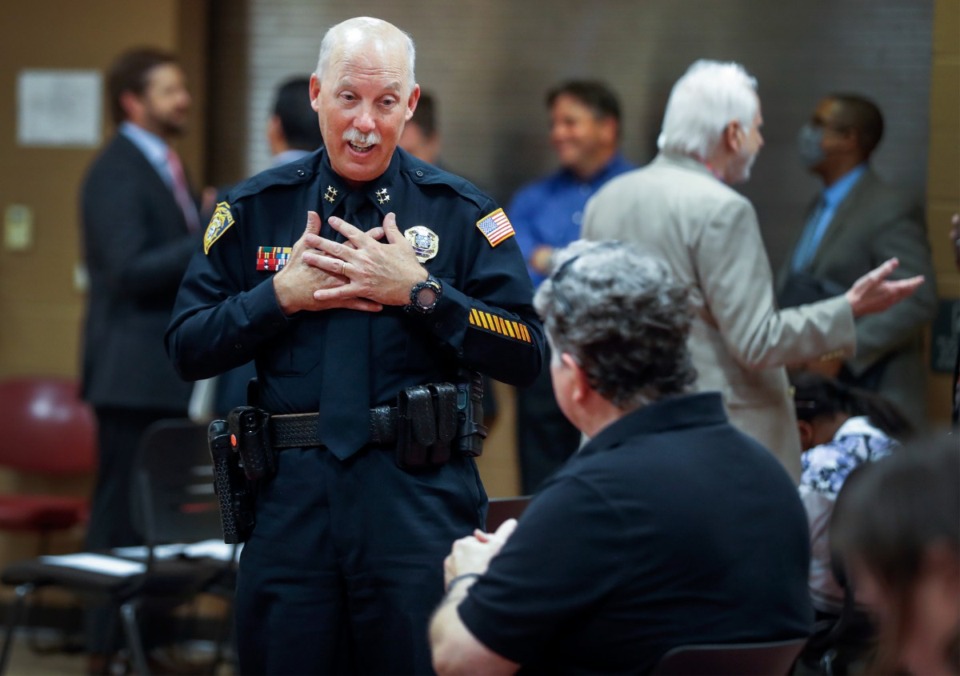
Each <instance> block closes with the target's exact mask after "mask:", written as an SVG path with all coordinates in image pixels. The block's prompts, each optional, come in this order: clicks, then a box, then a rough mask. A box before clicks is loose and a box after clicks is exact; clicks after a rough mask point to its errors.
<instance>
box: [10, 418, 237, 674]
mask: <svg viewBox="0 0 960 676" xmlns="http://www.w3.org/2000/svg"><path fill="white" fill-rule="evenodd" d="M134 481H135V483H136V489H135V490H134V491H133V493H132V498H131V503H132V504H131V510H132V512H131V513H132V516H133V521H134V525H135V527H136V528H137V530H138V532H139V533H140V535H141V536H142V537H143V539H144V541H145V542H146V546H145V547H144V548H140V551H129V549H130V548H124V550H123V551H122V554H123V556H118V555H116V553H114V552H105V553H103V554H104V555H105V556H103V555H101V554H99V553H93V552H85V553H80V554H77V555H68V556H64V557H40V558H37V559H32V560H28V561H23V562H19V563H14V564H11V565H10V566H8V567H7V568H6V569H5V570H4V571H3V573H2V575H0V581H2V582H3V583H4V584H7V585H12V586H14V587H15V591H16V595H15V601H14V605H13V609H12V611H11V614H10V620H9V622H8V625H7V633H6V636H5V637H4V643H3V648H2V652H0V673H2V672H3V671H4V670H5V669H6V666H7V661H8V659H9V653H10V648H11V643H12V640H13V637H14V633H15V631H16V629H17V627H18V626H19V625H20V621H21V618H22V615H23V611H24V608H25V604H26V600H27V599H28V597H29V596H30V594H31V593H32V592H33V591H35V590H36V589H40V588H44V587H60V588H64V589H67V590H70V591H72V592H74V593H76V594H78V595H80V596H81V597H83V598H88V599H93V600H98V601H101V602H102V601H106V602H108V603H109V604H110V605H111V606H112V607H113V609H114V610H115V616H114V617H115V620H114V622H115V624H114V627H113V633H114V634H116V622H117V621H119V624H120V626H121V627H122V629H123V638H124V640H125V643H126V647H127V649H128V650H129V652H130V656H131V660H132V662H133V666H134V668H135V669H136V671H137V673H139V674H147V673H149V668H148V663H147V658H146V653H145V651H144V647H143V643H142V640H141V635H140V626H139V614H140V609H141V607H142V605H143V604H144V603H147V602H150V603H151V604H156V603H159V604H161V605H163V606H164V607H169V608H173V607H176V606H178V605H182V604H184V603H186V602H187V601H190V600H192V599H194V598H195V597H196V596H197V595H198V594H200V593H201V592H204V591H205V590H206V589H208V588H210V587H211V586H212V585H214V584H217V583H218V582H220V581H222V580H223V579H224V578H225V577H226V578H230V577H232V576H233V569H234V559H235V554H236V549H235V548H232V549H230V550H228V551H227V552H225V553H224V555H223V556H222V557H221V558H213V557H208V556H203V557H199V558H193V557H190V556H184V555H183V554H179V555H175V556H172V557H168V556H166V555H165V554H167V553H169V549H170V548H169V547H168V548H167V551H166V552H165V551H164V549H163V548H162V547H161V546H162V545H174V544H176V543H190V542H197V541H201V540H208V539H209V540H213V539H217V540H219V539H220V538H221V534H220V521H219V511H218V509H219V508H218V503H217V499H216V496H215V494H214V492H213V485H212V467H211V462H210V455H209V452H208V450H207V434H206V427H205V426H203V425H198V424H196V423H193V422H191V421H189V420H162V421H159V422H157V423H154V424H153V425H152V426H151V427H150V428H149V429H148V430H147V432H146V433H145V434H144V437H143V440H142V441H141V444H140V448H139V449H138V450H137V458H136V461H135V465H134ZM91 563H92V564H94V565H91ZM111 569H112V570H111ZM221 654H222V645H221V642H218V645H217V654H216V657H215V661H219V659H220V656H221ZM215 666H216V664H214V665H212V667H211V668H215Z"/></svg>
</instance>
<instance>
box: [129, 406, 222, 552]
mask: <svg viewBox="0 0 960 676" xmlns="http://www.w3.org/2000/svg"><path fill="white" fill-rule="evenodd" d="M134 477H135V481H136V487H137V490H136V491H134V494H133V496H132V504H131V509H132V510H133V511H132V515H133V522H134V526H135V527H136V528H137V530H138V531H139V532H140V534H141V536H142V537H143V538H144V540H145V541H146V543H147V544H151V545H156V544H167V543H173V542H198V541H201V540H210V539H219V538H221V537H222V534H221V532H220V511H219V509H220V508H219V503H218V501H217V497H216V494H215V493H214V491H213V465H212V462H211V460H210V452H209V451H208V449H207V428H206V425H202V424H198V423H195V422H193V421H192V420H189V419H187V418H183V419H179V418H178V419H170V420H160V421H157V422H155V423H153V424H152V425H151V426H150V427H148V428H147V431H146V432H144V435H143V438H142V440H141V441H140V447H139V449H138V450H137V459H136V463H135V466H134Z"/></svg>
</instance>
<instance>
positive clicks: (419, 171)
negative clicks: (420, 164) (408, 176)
mask: <svg viewBox="0 0 960 676" xmlns="http://www.w3.org/2000/svg"><path fill="white" fill-rule="evenodd" d="M417 176H419V177H420V178H423V169H417Z"/></svg>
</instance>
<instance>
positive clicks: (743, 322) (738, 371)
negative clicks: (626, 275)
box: [583, 153, 855, 480]
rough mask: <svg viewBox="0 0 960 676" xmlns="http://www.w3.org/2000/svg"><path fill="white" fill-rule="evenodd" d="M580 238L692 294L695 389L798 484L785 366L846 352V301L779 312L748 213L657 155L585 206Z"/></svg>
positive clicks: (689, 167)
mask: <svg viewBox="0 0 960 676" xmlns="http://www.w3.org/2000/svg"><path fill="white" fill-rule="evenodd" d="M583 237H584V238H585V239H593V240H598V239H619V240H623V241H630V242H635V243H637V244H640V245H641V246H643V247H644V248H646V249H648V250H649V251H651V252H652V253H653V254H655V255H657V256H659V257H661V258H662V259H663V260H664V261H665V262H666V263H667V265H669V266H670V268H671V269H672V271H673V274H674V276H675V277H676V278H677V280H678V281H679V282H680V283H682V284H686V285H687V286H688V287H689V289H690V302H691V307H692V309H693V312H694V320H693V326H692V328H691V333H690V342H689V345H690V352H691V355H692V358H693V364H694V366H695V367H696V369H697V373H698V378H697V383H696V388H697V389H698V390H719V391H720V392H721V393H722V395H723V400H724V403H725V405H726V407H727V411H728V413H729V415H730V420H731V422H732V423H733V424H734V425H736V426H737V427H739V428H740V429H742V430H743V431H745V432H747V433H748V434H750V435H752V436H753V437H755V438H756V439H757V440H759V441H760V442H761V443H762V444H763V445H764V446H766V447H767V448H769V449H770V450H771V451H773V453H774V455H776V456H777V458H779V459H780V462H781V463H783V465H784V467H786V468H787V470H788V471H789V472H790V474H791V476H793V478H794V479H795V480H798V479H799V476H800V438H799V435H798V433H797V423H796V416H795V414H794V408H793V401H792V399H791V397H790V393H789V384H788V381H787V374H786V371H785V369H784V368H783V366H784V365H786V364H791V363H797V362H803V361H808V360H811V359H816V358H818V357H821V356H823V355H825V354H828V353H831V352H838V353H842V354H844V355H849V354H852V353H853V351H854V347H855V334H854V324H853V312H852V311H851V309H850V305H849V304H848V303H847V301H846V299H844V298H843V297H842V296H841V297H838V298H833V299H830V300H826V301H823V302H820V303H815V304H813V305H807V306H804V307H802V308H795V309H790V310H783V311H779V310H778V309H777V307H776V304H775V302H774V295H773V278H772V273H771V270H770V262H769V261H768V259H767V254H766V251H765V250H764V248H763V241H762V239H761V237H760V228H759V226H758V225H757V216H756V212H755V211H754V209H753V206H752V205H751V204H750V202H749V201H748V200H747V199H746V198H745V197H743V196H742V195H740V194H739V193H737V192H736V191H734V190H732V189H731V188H730V187H728V186H727V185H725V184H724V183H722V182H721V181H719V180H717V179H716V178H715V177H714V176H713V175H712V174H711V173H710V172H709V171H708V170H707V169H706V168H705V167H704V166H703V165H702V164H701V163H700V162H697V161H696V160H693V159H691V158H687V157H682V156H677V155H672V154H667V153H661V154H660V155H659V156H658V157H657V158H656V159H655V160H654V161H653V162H652V163H651V164H649V165H648V166H646V167H644V168H642V169H638V170H636V171H632V172H629V173H627V174H623V175H622V176H620V177H618V178H615V179H613V180H612V181H610V182H609V183H607V185H605V186H604V187H603V188H602V189H601V190H600V191H599V192H598V193H597V194H596V195H595V196H594V197H593V199H591V200H590V202H588V204H587V208H586V212H585V215H584V220H583Z"/></svg>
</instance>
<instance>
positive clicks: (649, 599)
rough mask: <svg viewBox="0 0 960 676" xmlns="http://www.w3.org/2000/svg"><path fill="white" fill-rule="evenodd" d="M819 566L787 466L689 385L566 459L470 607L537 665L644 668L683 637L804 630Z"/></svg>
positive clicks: (498, 645) (783, 634)
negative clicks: (686, 391)
mask: <svg viewBox="0 0 960 676" xmlns="http://www.w3.org/2000/svg"><path fill="white" fill-rule="evenodd" d="M809 560H810V551H809V533H808V529H807V520H806V516H805V514H804V511H803V506H802V505H801V503H800V499H799V497H798V496H797V491H796V489H795V487H794V485H793V482H792V481H791V479H790V477H789V476H788V475H787V473H786V472H785V471H784V469H783V467H782V466H781V465H780V463H779V462H778V461H777V460H776V459H775V458H774V457H773V455H772V454H771V453H770V452H769V451H768V450H766V449H765V448H763V447H762V446H761V445H760V444H759V443H758V442H756V441H755V440H753V439H752V438H750V437H748V436H747V435H745V434H743V433H742V432H740V431H738V430H737V429H735V428H734V427H732V426H731V425H730V424H729V422H728V421H727V417H726V414H725V412H724V409H723V403H722V400H721V398H720V395H719V394H718V393H715V392H709V393H702V394H693V395H686V396H680V397H675V398H670V399H666V400H662V401H660V402H656V403H654V404H651V405H649V406H646V407H644V408H641V409H640V410H638V411H635V412H633V413H630V414H628V415H626V416H625V417H623V418H621V419H620V420H618V421H617V422H615V423H613V424H611V425H610V426H608V427H607V428H605V429H604V430H603V431H601V432H600V434H598V435H597V436H596V437H595V438H594V439H592V440H591V441H590V442H589V443H588V444H587V445H586V446H584V447H583V449H582V450H581V451H580V452H578V453H577V454H576V455H574V456H573V457H572V458H571V459H570V460H568V461H567V464H566V465H565V466H564V467H563V468H561V470H560V471H559V472H558V473H557V474H556V475H555V476H554V477H553V478H552V479H551V480H549V481H548V482H547V483H546V484H545V485H544V487H543V488H542V489H541V491H540V493H538V494H537V495H536V496H535V497H534V499H533V501H532V502H531V504H530V506H529V507H528V508H527V510H526V512H525V513H524V515H523V517H522V518H521V519H520V523H519V526H518V527H517V530H516V531H515V532H514V534H513V536H512V537H511V538H510V540H508V541H507V543H506V545H505V546H504V548H503V549H502V551H501V552H500V554H499V555H498V556H497V557H495V558H494V559H493V561H492V562H491V564H490V568H489V570H488V572H487V574H485V575H484V576H482V577H481V578H480V579H479V580H478V581H477V582H476V584H474V585H473V586H472V587H471V588H470V590H469V593H468V596H467V597H466V598H465V599H464V600H463V601H462V602H461V604H460V606H459V607H458V611H459V614H460V617H461V619H462V620H463V622H464V624H465V625H466V627H467V628H468V629H469V630H470V631H471V633H473V635H474V636H476V637H477V639H479V640H480V641H481V642H482V643H483V644H484V645H486V646H487V647H488V648H490V649H491V650H493V651H494V652H496V653H498V654H500V655H502V656H503V657H506V658H507V659H510V660H513V661H516V662H519V663H521V664H522V665H523V667H524V670H525V671H530V672H544V673H603V672H619V673H626V672H630V673H643V672H646V671H649V670H650V669H651V668H652V667H653V666H654V665H655V664H656V662H657V660H658V659H659V658H660V657H661V656H662V655H663V653H665V652H666V651H667V650H669V649H670V648H672V647H674V646H678V645H683V644H689V643H730V642H745V641H767V640H776V639H787V638H795V637H799V636H805V635H807V634H808V633H809V630H810V627H811V622H812V616H813V613H812V609H811V606H810V598H809V594H808V592H807V569H808V565H809Z"/></svg>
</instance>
